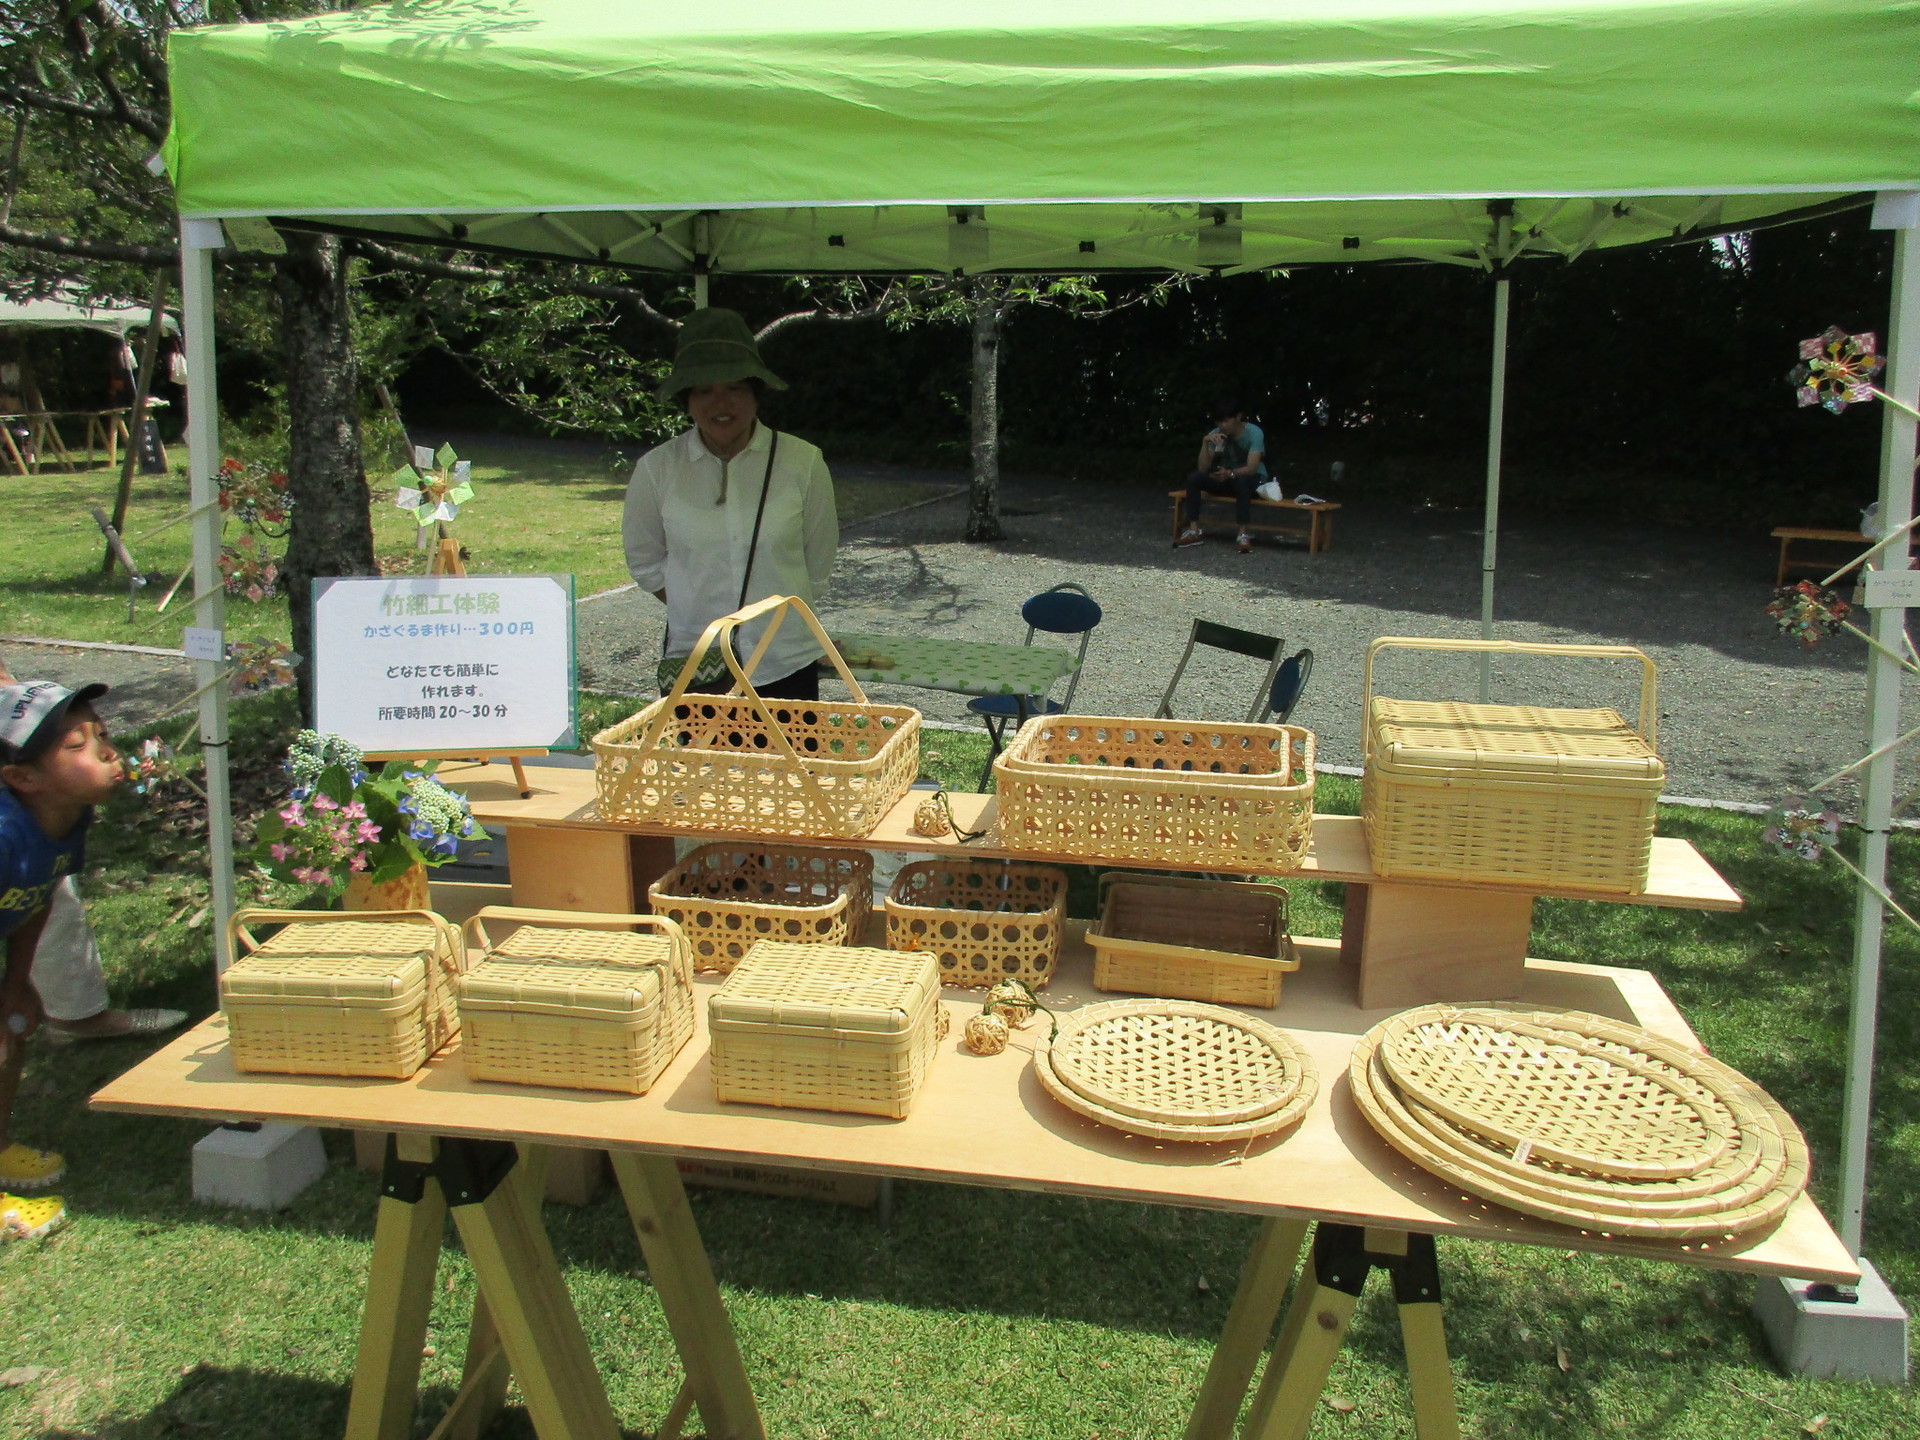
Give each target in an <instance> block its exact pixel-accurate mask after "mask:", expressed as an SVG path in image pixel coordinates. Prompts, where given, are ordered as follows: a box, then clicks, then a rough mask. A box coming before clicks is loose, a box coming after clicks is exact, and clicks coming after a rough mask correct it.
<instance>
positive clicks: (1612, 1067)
mask: <svg viewBox="0 0 1920 1440" xmlns="http://www.w3.org/2000/svg"><path fill="white" fill-rule="evenodd" d="M1490 1015H1491V1016H1493V1017H1494V1018H1493V1019H1492V1020H1491V1021H1489V1019H1488V1018H1487V1017H1488V1016H1490ZM1377 1029H1378V1030H1379V1032H1380V1034H1379V1038H1378V1040H1377V1042H1376V1044H1377V1047H1378V1050H1379V1056H1380V1063H1381V1064H1382V1065H1383V1066H1384V1067H1385V1069H1386V1071H1387V1073H1388V1074H1389V1075H1391V1076H1392V1077H1393V1082H1394V1084H1395V1085H1396V1086H1397V1087H1398V1088H1399V1089H1400V1091H1401V1093H1402V1094H1404V1095H1405V1096H1406V1097H1407V1098H1408V1099H1410V1100H1417V1101H1418V1102H1420V1104H1421V1105H1423V1106H1425V1107H1426V1108H1427V1109H1428V1110H1431V1111H1434V1112H1437V1113H1438V1114H1440V1115H1444V1116H1445V1117H1446V1118H1447V1119H1449V1120H1452V1121H1454V1122H1455V1123H1456V1124H1458V1125H1461V1126H1463V1127H1464V1128H1466V1129H1468V1130H1471V1131H1472V1132H1474V1133H1475V1134H1476V1135H1481V1136H1484V1137H1485V1138H1486V1139H1488V1140H1498V1141H1502V1142H1504V1143H1505V1144H1506V1145H1507V1146H1508V1147H1509V1148H1510V1149H1512V1150H1513V1151H1514V1153H1515V1158H1516V1159H1518V1160H1525V1159H1526V1158H1527V1156H1528V1155H1529V1154H1538V1155H1539V1156H1540V1157H1541V1158H1542V1159H1546V1160H1555V1161H1558V1162H1559V1163H1561V1164H1562V1165H1567V1166H1571V1167H1573V1168H1575V1169H1578V1170H1585V1171H1587V1172H1588V1173H1590V1174H1594V1175H1601V1176H1608V1177H1612V1178H1615V1179H1622V1180H1676V1179H1684V1178H1686V1177H1687V1176H1689V1175H1693V1174H1697V1173H1698V1172H1699V1171H1702V1170H1704V1169H1706V1168H1708V1167H1709V1166H1711V1165H1712V1164H1714V1163H1715V1162H1716V1161H1717V1160H1719V1159H1720V1158H1721V1157H1722V1156H1723V1155H1725V1154H1726V1153H1727V1152H1728V1151H1729V1150H1731V1149H1732V1148H1733V1145H1734V1143H1735V1140H1736V1137H1737V1126H1736V1124H1735V1121H1734V1118H1733V1116H1732V1114H1731V1113H1729V1112H1728V1110H1727V1108H1726V1106H1725V1105H1724V1104H1722V1103H1721V1102H1720V1101H1719V1099H1718V1098H1717V1097H1715V1096H1714V1095H1713V1094H1712V1092H1711V1091H1710V1090H1704V1089H1703V1088H1702V1087H1699V1086H1684V1085H1682V1084H1681V1083H1679V1082H1678V1080H1677V1079H1676V1078H1675V1077H1674V1076H1673V1072H1672V1071H1671V1069H1669V1068H1667V1067H1665V1066H1660V1065H1656V1064H1654V1063H1652V1062H1651V1061H1650V1060H1649V1059H1647V1057H1645V1056H1644V1055H1642V1054H1640V1053H1639V1052H1637V1051H1634V1050H1632V1049H1629V1048H1622V1047H1620V1046H1603V1045H1600V1044H1597V1043H1596V1042H1594V1041H1593V1040H1590V1039H1588V1038H1587V1037H1586V1036H1585V1035H1583V1034H1580V1033H1578V1032H1577V1031H1575V1030H1571V1029H1568V1028H1564V1027H1548V1026H1542V1025H1538V1024H1536V1023H1534V1022H1533V1021H1531V1020H1528V1019H1526V1018H1524V1017H1522V1016H1520V1015H1517V1014H1513V1013H1511V1012H1506V1013H1501V1012H1489V1011H1481V1010H1476V1009H1466V1008H1462V1007H1459V1006H1451V1005H1426V1006H1422V1007H1420V1008H1418V1009H1415V1010H1409V1011H1406V1012H1404V1013H1403V1014H1400V1015H1396V1016H1394V1017H1392V1018H1391V1019H1389V1020H1387V1021H1385V1022H1383V1023H1382V1024H1381V1025H1380V1026H1378V1027H1377Z"/></svg>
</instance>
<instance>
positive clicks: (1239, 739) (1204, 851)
mask: <svg viewBox="0 0 1920 1440" xmlns="http://www.w3.org/2000/svg"><path fill="white" fill-rule="evenodd" d="M993 775H994V789H995V791H996V792H997V794H998V797H999V815H1000V843H1001V845H1002V846H1003V847H1004V848H1006V849H1008V850H1014V851H1020V852H1024V853H1027V854H1033V855H1048V856H1057V857H1069V858H1073V859H1078V860H1121V861H1125V860H1141V861H1145V862H1147V863H1148V864H1179V865H1194V866H1202V865H1205V866H1211V867H1214V868H1217V869H1221V870H1237V871H1262V872H1271V871H1282V870H1292V869H1295V868H1297V867H1298V866H1299V864H1300V862H1301V861H1302V860H1303V859H1305V858H1306V853H1307V849H1308V847H1309V846H1310V845H1311V843H1312V840H1313V775H1314V772H1313V732H1312V731H1310V730H1303V729H1301V728H1300V727H1299V726H1297V725H1246V724H1231V723H1227V722H1217V721H1210V720H1142V719H1137V718H1135V719H1128V718H1123V717H1112V716H1104V715H1036V716H1035V717H1034V718H1033V719H1031V720H1029V721H1027V723H1026V724H1024V725H1022V726H1021V727H1020V733H1019V734H1017V735H1016V736H1014V738H1013V743H1012V744H1010V745H1008V746H1007V748H1006V750H1005V751H1004V752H1002V753H1001V754H1000V755H999V756H998V757H997V758H996V759H995V760H994V762H993Z"/></svg>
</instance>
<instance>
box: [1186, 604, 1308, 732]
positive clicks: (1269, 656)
mask: <svg viewBox="0 0 1920 1440" xmlns="http://www.w3.org/2000/svg"><path fill="white" fill-rule="evenodd" d="M1196 645H1205V646H1207V647H1208V648H1210V649H1213V650H1225V651H1227V652H1228V653H1229V654H1233V655H1245V656H1246V657H1247V658H1248V659H1250V660H1264V661H1265V662H1266V665H1267V671H1266V674H1264V675H1262V676H1261V677H1260V688H1259V689H1258V690H1256V691H1254V693H1253V703H1252V704H1251V705H1249V706H1248V707H1247V724H1249V725H1252V724H1254V723H1256V722H1257V721H1259V720H1260V719H1261V718H1262V717H1263V716H1265V715H1266V714H1269V713H1271V712H1272V710H1274V709H1277V708H1279V707H1278V706H1277V705H1275V704H1274V696H1275V694H1276V690H1275V685H1276V682H1277V681H1278V679H1279V675H1280V671H1281V669H1282V663H1281V662H1282V660H1283V658H1285V656H1286V648H1287V642H1286V641H1284V640H1282V639H1281V638H1280V637H1279V636H1277V635H1262V634H1260V633H1259V632H1258V631H1256V630H1236V629H1235V628H1234V627H1233V626H1231V625H1220V624H1217V623H1215V622H1214V621H1212V620H1201V619H1197V618H1196V619H1195V620H1194V622H1193V631H1192V633H1190V634H1189V635H1188V636H1187V648H1186V649H1185V650H1183V651H1181V652H1180V663H1179V664H1178V665H1176V666H1174V667H1173V678H1172V679H1171V680H1169V681H1167V689H1166V693H1165V694H1163V695H1162V696H1161V697H1160V708H1159V709H1158V710H1155V711H1154V712H1153V713H1154V715H1155V716H1156V717H1157V718H1159V719H1161V720H1171V719H1173V718H1174V714H1173V692H1174V691H1175V690H1176V689H1178V688H1179V685H1180V677H1181V676H1182V675H1184V674H1186V673H1187V662H1188V661H1189V660H1191V659H1193V647H1194V646H1196ZM1307 663H1308V665H1309V666H1311V665H1312V663H1313V662H1312V659H1311V657H1309V659H1308V661H1307ZM1305 683H1306V681H1305V679H1304V677H1303V678H1302V680H1301V684H1302V685H1304V684H1305ZM1294 698H1295V699H1298V696H1297V695H1296V696H1295V697H1294ZM1289 708H1291V707H1289Z"/></svg>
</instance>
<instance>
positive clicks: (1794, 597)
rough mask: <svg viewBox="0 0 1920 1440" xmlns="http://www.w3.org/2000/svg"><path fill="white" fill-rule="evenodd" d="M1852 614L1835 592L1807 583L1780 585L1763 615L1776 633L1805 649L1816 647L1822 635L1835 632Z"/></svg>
mask: <svg viewBox="0 0 1920 1440" xmlns="http://www.w3.org/2000/svg"><path fill="white" fill-rule="evenodd" d="M1852 611H1853V607H1852V606H1851V605H1849V604H1847V602H1846V601H1844V600H1842V599H1841V598H1840V596H1839V595H1838V594H1837V593H1835V592H1834V591H1832V590H1829V589H1827V588H1826V587H1825V586H1822V585H1816V584H1814V583H1813V581H1811V580H1802V581H1801V582H1800V583H1799V584H1797V585H1782V586H1781V587H1780V588H1779V589H1778V590H1775V591H1774V592H1773V603H1772V604H1770V605H1768V606H1767V614H1769V615H1771V616H1772V617H1773V623H1774V624H1775V625H1776V626H1777V627H1778V628H1779V630H1780V633H1781V634H1782V635H1791V636H1792V637H1793V638H1794V639H1796V640H1798V641H1799V642H1800V643H1801V644H1803V645H1807V646H1813V645H1818V644H1819V643H1820V640H1821V638H1822V637H1823V636H1826V635H1832V634H1835V633H1837V632H1838V631H1839V629H1840V625H1841V622H1842V621H1844V620H1845V619H1846V618H1847V616H1848V615H1849V614H1851V613H1852Z"/></svg>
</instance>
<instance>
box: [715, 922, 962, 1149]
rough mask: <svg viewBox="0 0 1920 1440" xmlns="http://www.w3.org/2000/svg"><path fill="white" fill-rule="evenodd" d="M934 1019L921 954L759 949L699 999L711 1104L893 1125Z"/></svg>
mask: <svg viewBox="0 0 1920 1440" xmlns="http://www.w3.org/2000/svg"><path fill="white" fill-rule="evenodd" d="M944 1018H945V1012H944V1011H942V1010H941V1008H940V964H939V961H938V960H936V959H935V958H934V957H933V956H932V955H930V954H926V953H924V952H917V951H898V950H874V949H868V948H865V947H862V946H852V945H794V944H790V943H787V942H785V941H778V940H763V941H761V942H760V943H759V944H758V945H755V946H754V947H753V949H752V950H750V951H748V952H747V958H746V959H744V960H742V961H741V962H740V963H739V964H738V965H736V966H735V967H734V969H733V973H732V974H730V975H728V976H727V978H726V982H725V983H724V984H723V985H721V987H720V988H719V989H718V990H717V991H715V992H714V994H713V995H712V996H710V997H709V998H708V1000H707V1022H708V1023H707V1028H708V1031H709V1060H710V1061H711V1064H712V1070H713V1089H714V1094H715V1096H716V1097H717V1098H719V1099H721V1100H728V1101H739V1102H742V1103H746V1104H753V1105H785V1106H792V1107H795V1108H798V1109H803V1110H838V1111H842V1112H845V1113H848V1114H854V1115H887V1116H891V1117H892V1118H894V1119H896V1120H897V1119H899V1118H901V1117H902V1116H904V1115H905V1114H906V1113H907V1112H908V1111H909V1110H910V1109H911V1108H912V1107H913V1101H914V1097H915V1096H916V1095H917V1094H919V1091H920V1085H921V1082H922V1081H924V1080H925V1079H926V1075H927V1067H928V1066H929V1065H930V1064H932V1063H933V1054H934V1047H935V1046H936V1045H937V1044H938V1043H939V1040H940V1036H941V1035H942V1034H943V1033H944V1031H945V1026H944V1025H942V1024H941V1021H942V1020H943V1019H944Z"/></svg>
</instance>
